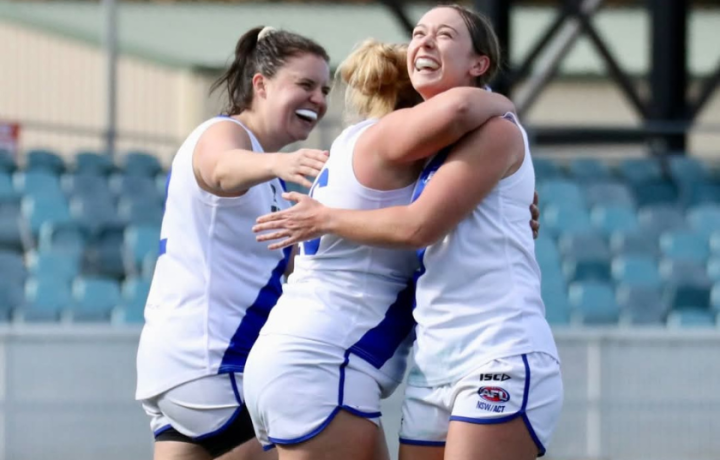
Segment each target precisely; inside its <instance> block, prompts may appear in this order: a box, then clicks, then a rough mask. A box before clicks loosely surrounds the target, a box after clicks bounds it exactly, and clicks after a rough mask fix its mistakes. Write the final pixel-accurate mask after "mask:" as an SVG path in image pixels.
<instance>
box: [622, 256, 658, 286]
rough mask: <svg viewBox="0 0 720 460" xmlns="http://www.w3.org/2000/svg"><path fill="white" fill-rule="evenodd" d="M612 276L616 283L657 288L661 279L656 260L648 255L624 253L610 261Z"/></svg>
mask: <svg viewBox="0 0 720 460" xmlns="http://www.w3.org/2000/svg"><path fill="white" fill-rule="evenodd" d="M612 277H613V280H614V281H615V282H616V283H617V284H621V283H622V284H624V285H626V286H632V287H635V286H640V287H648V288H659V287H660V285H661V283H662V279H661V278H660V271H659V270H658V263H657V260H656V259H655V258H653V257H650V256H643V255H625V256H622V257H617V258H615V259H614V260H613V262H612Z"/></svg>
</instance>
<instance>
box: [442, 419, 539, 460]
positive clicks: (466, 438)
mask: <svg viewBox="0 0 720 460" xmlns="http://www.w3.org/2000/svg"><path fill="white" fill-rule="evenodd" d="M537 456H538V446H537V445H536V444H535V441H533V439H532V437H531V436H530V432H529V431H528V429H527V427H526V426H525V423H524V422H523V419H522V417H515V418H514V419H512V420H511V421H509V422H505V423H498V424H490V425H483V424H474V423H468V422H459V421H451V422H450V430H449V432H448V439H447V447H446V451H445V458H446V459H452V460H534V459H535V458H537Z"/></svg>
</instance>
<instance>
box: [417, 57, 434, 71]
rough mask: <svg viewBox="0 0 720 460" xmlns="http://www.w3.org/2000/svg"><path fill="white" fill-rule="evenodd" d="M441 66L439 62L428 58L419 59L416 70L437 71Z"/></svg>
mask: <svg viewBox="0 0 720 460" xmlns="http://www.w3.org/2000/svg"><path fill="white" fill-rule="evenodd" d="M439 67H440V66H439V65H438V63H437V62H435V61H433V60H432V59H428V58H417V59H416V60H415V69H417V70H423V69H430V70H436V69H438V68H439Z"/></svg>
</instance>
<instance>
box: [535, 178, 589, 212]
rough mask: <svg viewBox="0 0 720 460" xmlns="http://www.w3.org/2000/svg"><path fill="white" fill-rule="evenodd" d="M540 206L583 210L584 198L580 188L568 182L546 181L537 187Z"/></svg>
mask: <svg viewBox="0 0 720 460" xmlns="http://www.w3.org/2000/svg"><path fill="white" fill-rule="evenodd" d="M538 193H539V194H540V205H541V206H542V207H543V208H547V207H548V206H550V205H553V206H556V207H559V208H563V209H564V208H584V207H585V197H584V196H583V193H582V190H581V189H580V187H579V186H578V185H577V184H576V183H575V182H572V181H569V180H557V179H555V180H547V181H545V182H544V183H542V184H540V185H539V186H538Z"/></svg>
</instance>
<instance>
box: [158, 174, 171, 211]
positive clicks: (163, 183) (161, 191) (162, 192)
mask: <svg viewBox="0 0 720 460" xmlns="http://www.w3.org/2000/svg"><path fill="white" fill-rule="evenodd" d="M168 174H169V173H165V172H161V173H159V174H158V175H157V176H155V188H157V192H158V196H160V198H161V200H162V202H163V203H165V198H166V197H167V186H168Z"/></svg>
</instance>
